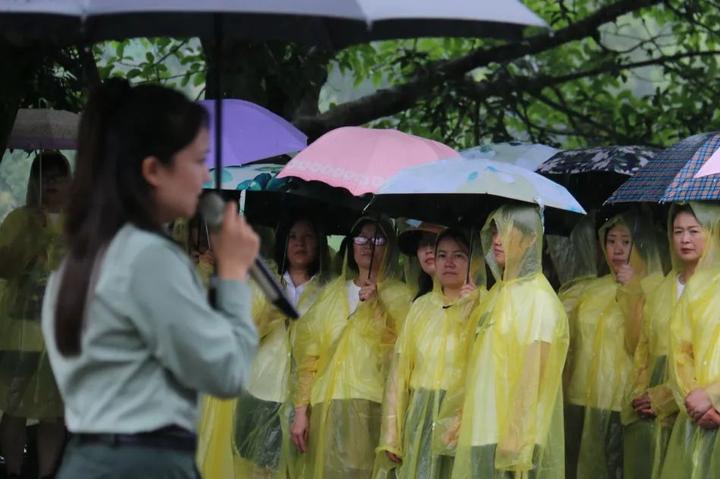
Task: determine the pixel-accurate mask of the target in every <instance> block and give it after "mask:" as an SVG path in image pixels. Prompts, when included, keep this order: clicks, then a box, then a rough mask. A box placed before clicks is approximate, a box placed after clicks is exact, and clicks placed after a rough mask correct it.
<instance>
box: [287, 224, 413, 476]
mask: <svg viewBox="0 0 720 479" xmlns="http://www.w3.org/2000/svg"><path fill="white" fill-rule="evenodd" d="M368 221H371V222H375V220H370V219H368V218H365V219H361V220H360V221H359V222H358V223H357V224H356V225H355V227H354V228H353V231H354V232H356V231H358V230H359V227H360V226H361V225H362V224H363V223H365V222H368ZM378 224H379V225H380V229H381V230H382V231H383V233H384V235H385V237H386V238H387V239H388V242H387V243H386V246H385V254H384V256H383V260H382V265H381V267H380V271H379V274H378V278H377V279H378V281H377V295H376V297H374V298H372V299H370V300H368V301H366V302H360V303H358V306H357V309H356V310H355V311H354V312H351V311H350V306H349V304H350V303H349V282H351V281H352V280H353V279H355V277H356V276H357V273H356V272H354V271H353V270H352V269H350V268H349V267H348V266H347V265H348V261H347V255H351V254H353V253H352V251H353V248H352V244H351V243H350V244H348V247H347V248H346V261H345V262H344V267H343V273H342V274H341V276H340V277H339V278H337V279H335V280H333V281H332V282H330V283H329V284H328V285H327V286H326V287H325V288H324V289H323V291H322V293H321V294H320V297H319V298H318V300H317V301H316V302H315V304H314V305H313V307H312V308H310V310H309V311H308V312H307V314H306V318H305V319H304V320H303V321H302V322H301V323H300V324H299V327H298V330H297V336H296V338H297V339H296V342H295V345H294V346H295V347H294V354H295V356H296V357H297V359H298V372H297V376H298V382H297V388H296V391H295V393H294V396H295V405H296V406H306V405H308V404H309V405H310V409H309V411H310V427H309V448H308V451H307V452H306V453H305V454H306V457H305V461H306V464H305V470H304V477H306V478H316V479H320V478H326V479H327V478H339V479H354V478H367V477H370V475H371V473H372V469H373V462H374V458H375V448H376V447H377V445H378V440H379V435H380V416H381V404H382V401H383V389H384V385H385V381H386V376H387V368H388V364H389V360H390V357H391V355H392V350H393V346H394V344H395V340H396V338H397V334H398V332H399V330H400V328H401V327H402V323H403V321H404V319H405V316H406V314H407V312H408V309H409V308H410V303H411V299H412V296H411V293H410V290H409V289H408V288H407V286H405V284H404V283H402V282H401V281H400V280H399V279H398V278H399V277H400V275H399V274H398V269H399V268H398V264H397V245H396V241H395V237H394V233H393V228H392V225H390V224H388V223H386V222H380V223H378ZM355 294H357V293H355Z"/></svg>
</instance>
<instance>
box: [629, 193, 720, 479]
mask: <svg viewBox="0 0 720 479" xmlns="http://www.w3.org/2000/svg"><path fill="white" fill-rule="evenodd" d="M690 207H691V208H692V209H693V213H694V214H695V216H696V218H697V219H698V221H699V222H700V224H702V225H706V226H705V228H704V229H705V237H706V238H708V239H710V242H707V243H706V244H707V245H708V246H710V248H707V249H705V252H704V254H703V256H702V257H701V258H700V261H699V262H698V268H699V269H701V270H702V269H705V268H707V267H708V266H710V265H711V264H712V263H713V262H716V261H717V259H718V258H717V257H716V255H715V254H713V248H714V247H715V246H714V245H713V244H712V239H711V238H712V233H711V230H713V229H714V231H715V232H716V234H717V233H718V230H717V227H718V221H720V207H718V206H715V205H709V204H707V203H706V204H703V203H691V204H690ZM674 212H675V206H673V207H672V208H671V210H670V214H669V217H668V237H669V242H670V244H672V231H673V227H672V218H673V216H674ZM670 257H671V261H672V269H671V271H670V272H669V273H668V274H667V275H666V276H665V278H664V279H663V281H662V283H660V285H659V286H658V287H657V288H656V289H655V290H654V291H652V292H651V293H650V294H649V295H648V297H647V301H646V303H645V309H644V312H643V316H644V319H643V328H642V332H641V335H640V342H639V343H638V346H637V349H636V350H635V358H634V366H633V372H632V374H631V376H630V382H629V385H628V386H629V387H628V394H627V397H626V399H625V404H624V407H623V414H622V420H623V424H625V430H624V443H625V455H624V457H625V459H624V462H625V478H627V479H636V478H637V479H642V478H650V477H652V478H659V477H660V472H661V469H662V464H663V459H664V454H665V450H666V448H667V444H668V440H669V439H670V432H671V431H672V427H673V425H674V423H675V419H676V416H677V412H678V407H677V404H676V402H675V398H674V396H673V393H672V388H671V386H670V383H669V378H668V374H667V357H668V349H669V339H670V318H671V316H672V314H673V311H674V310H675V306H676V305H677V303H678V288H677V281H678V275H680V274H681V273H682V270H683V265H682V262H681V261H680V258H679V257H678V256H677V254H676V253H675V250H674V249H673V248H670ZM644 393H647V394H648V396H649V397H650V403H651V406H652V409H653V411H654V412H655V414H656V418H655V419H654V420H652V419H643V418H640V417H639V416H638V415H637V414H636V413H635V411H634V410H633V408H632V404H631V403H632V400H633V399H635V398H636V397H638V396H641V395H642V394H644Z"/></svg>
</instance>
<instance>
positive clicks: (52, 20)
mask: <svg viewBox="0 0 720 479" xmlns="http://www.w3.org/2000/svg"><path fill="white" fill-rule="evenodd" d="M0 12H2V13H3V15H2V16H1V17H0V32H3V33H4V34H6V35H7V36H8V37H10V36H13V37H15V38H17V37H18V36H20V37H21V38H42V39H49V38H53V39H54V40H55V41H56V42H58V43H64V44H68V43H73V42H78V41H81V40H85V41H100V40H109V39H123V38H129V37H141V36H172V37H178V36H205V37H207V36H212V34H213V32H214V31H215V29H216V28H217V27H218V25H217V23H216V22H217V21H218V20H219V21H222V23H223V25H222V27H221V28H222V30H223V31H224V32H226V33H227V34H228V35H230V36H240V37H244V38H251V39H254V40H294V41H301V42H306V43H310V44H313V45H323V46H331V47H341V46H346V45H349V44H352V43H358V42H367V41H371V40H383V39H390V38H410V37H424V36H452V37H458V36H465V37H501V38H508V37H509V38H516V37H518V36H519V34H520V33H521V31H522V29H523V28H524V27H525V26H528V25H532V26H538V27H544V28H547V24H546V23H545V22H544V21H543V20H542V19H540V18H539V17H538V16H537V15H535V14H534V13H533V12H532V11H530V10H529V9H528V8H527V7H525V6H524V5H523V4H522V3H521V2H520V1H518V0H503V1H502V2H497V1H495V0H445V1H443V2H428V1H423V2H418V1H416V0H393V1H387V0H343V1H337V0H302V1H301V0H243V1H241V2H240V1H228V0H206V1H204V2H197V1H194V0H163V1H148V0H122V1H119V0H118V1H110V0H54V1H48V0H23V1H21V2H19V1H17V0H0ZM216 14H221V15H222V18H221V19H218V18H217V17H216ZM39 19H40V20H41V22H42V24H41V23H40V22H39V21H38V20H39Z"/></svg>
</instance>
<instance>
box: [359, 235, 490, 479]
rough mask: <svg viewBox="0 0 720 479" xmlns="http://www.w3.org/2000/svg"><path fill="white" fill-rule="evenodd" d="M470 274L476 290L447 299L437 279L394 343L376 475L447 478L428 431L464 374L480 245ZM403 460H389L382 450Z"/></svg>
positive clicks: (480, 282)
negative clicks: (449, 393)
mask: <svg viewBox="0 0 720 479" xmlns="http://www.w3.org/2000/svg"><path fill="white" fill-rule="evenodd" d="M471 248H472V251H474V253H472V254H471V266H470V271H471V273H470V274H471V276H472V278H473V282H474V283H475V285H476V286H477V289H476V290H475V291H474V292H473V293H472V294H470V295H468V296H466V297H463V298H460V299H458V300H457V301H454V302H451V303H448V302H447V299H446V298H445V295H444V294H443V292H442V287H441V285H440V284H439V283H438V281H437V280H436V281H435V283H434V288H433V291H431V292H430V293H427V294H425V295H423V296H421V297H420V298H418V299H416V300H415V301H414V302H413V305H412V307H411V308H410V312H409V313H408V316H407V318H406V320H405V323H404V325H403V329H402V331H401V333H400V336H399V337H398V340H397V343H396V344H395V351H394V356H393V360H392V363H391V366H390V372H389V374H388V380H387V384H386V388H385V399H384V401H383V416H382V428H381V434H380V444H379V446H378V448H377V451H378V456H377V458H376V462H375V471H374V474H373V476H374V477H375V479H383V478H387V477H393V475H392V474H393V473H392V470H393V469H395V476H394V477H398V478H407V479H414V478H421V479H439V478H449V477H450V473H451V472H452V458H451V457H448V456H445V455H440V454H434V453H433V450H432V440H433V438H432V434H433V430H434V428H435V424H436V421H437V419H438V417H439V413H440V408H441V405H442V402H443V400H444V398H445V396H446V394H447V391H448V390H457V389H458V388H459V387H460V382H462V381H463V380H464V378H465V372H466V370H465V366H466V364H467V354H468V346H469V344H470V343H471V334H470V333H471V331H470V328H469V324H468V323H469V315H470V312H471V311H472V310H473V309H474V307H475V306H476V304H477V301H478V299H479V298H481V297H482V296H484V295H485V294H486V290H485V277H484V276H485V263H484V261H483V258H482V250H481V248H480V245H479V244H473V245H472V247H471ZM385 451H388V452H391V453H393V454H395V455H397V456H399V457H400V458H401V459H402V463H401V465H399V466H398V465H396V464H394V463H392V462H391V461H390V460H389V459H388V458H387V457H386V454H385Z"/></svg>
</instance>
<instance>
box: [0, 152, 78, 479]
mask: <svg viewBox="0 0 720 479" xmlns="http://www.w3.org/2000/svg"><path fill="white" fill-rule="evenodd" d="M69 180H70V164H69V163H68V160H67V159H66V158H65V157H64V156H62V155H61V154H59V153H56V152H49V151H48V152H43V153H41V154H40V155H38V156H37V157H36V158H35V159H34V160H33V163H32V166H31V169H30V178H29V180H28V189H27V201H26V205H25V206H24V207H21V208H18V209H16V210H14V211H12V212H10V213H9V214H8V216H7V217H6V218H5V220H4V221H3V223H2V225H0V279H1V280H4V284H3V285H2V286H0V411H2V413H3V414H2V420H1V421H0V455H2V456H3V457H4V458H5V467H6V470H7V473H8V475H13V474H17V475H18V477H19V475H20V471H21V467H22V461H23V455H24V449H25V445H26V422H27V419H28V418H29V419H36V420H39V425H38V454H39V457H38V459H39V460H38V463H39V474H40V476H49V475H51V474H52V473H53V472H54V470H55V467H56V465H57V461H58V457H59V455H60V452H61V451H62V447H63V443H64V438H65V427H64V423H63V402H62V398H61V397H60V393H59V391H58V389H57V385H56V384H55V379H54V377H53V374H52V371H51V369H50V363H49V362H48V359H47V353H46V350H45V343H44V341H43V339H42V332H41V329H40V314H41V307H42V299H43V294H44V291H45V285H46V284H47V279H48V277H49V275H50V273H51V272H52V271H53V270H54V269H55V268H56V267H57V266H58V265H59V263H60V260H61V258H62V255H63V254H64V253H65V249H64V244H63V241H62V225H61V223H62V220H61V218H60V212H61V208H62V206H63V203H64V201H65V197H66V191H67V187H68V185H69Z"/></svg>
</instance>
